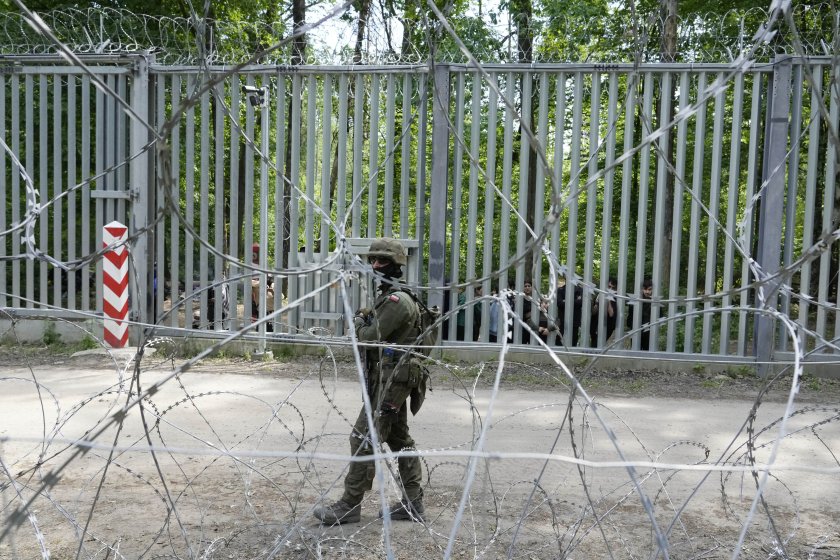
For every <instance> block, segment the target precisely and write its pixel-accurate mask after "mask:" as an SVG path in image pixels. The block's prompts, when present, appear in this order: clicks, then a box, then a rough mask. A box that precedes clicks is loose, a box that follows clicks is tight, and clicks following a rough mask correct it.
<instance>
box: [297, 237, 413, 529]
mask: <svg viewBox="0 0 840 560" xmlns="http://www.w3.org/2000/svg"><path fill="white" fill-rule="evenodd" d="M368 260H369V262H370V264H371V265H372V266H373V270H374V272H375V273H376V274H378V275H380V276H381V277H382V278H383V283H382V284H381V285H380V287H379V296H378V297H377V298H376V301H375V302H374V306H373V309H371V310H360V311H358V312H357V314H356V317H355V318H354V320H353V326H354V327H355V330H356V336H357V338H358V339H359V342H362V343H379V344H378V345H376V346H369V347H367V348H366V350H365V351H364V358H365V380H366V384H367V386H366V387H365V389H366V390H367V394H368V397H369V398H370V403H371V407H372V412H373V414H372V416H373V421H374V424H375V428H376V435H377V438H378V441H379V442H380V443H387V444H388V447H390V448H391V451H395V452H399V451H403V450H406V449H413V448H414V440H413V439H411V435H409V433H408V408H409V406H408V403H407V402H406V400H407V399H408V398H409V396H411V411H412V413H416V412H417V410H419V408H420V405H421V404H422V402H423V397H424V395H425V388H426V379H425V377H426V375H428V374H427V373H426V369H425V368H424V367H422V366H421V365H420V364H419V363H418V362H417V360H416V358H414V357H412V356H411V354H406V349H407V348H408V347H409V346H410V345H412V344H414V343H415V342H417V338H418V337H419V335H420V326H421V324H422V323H421V316H420V309H419V307H418V303H417V302H416V301H415V299H414V295H413V294H411V293H409V292H407V291H404V290H401V289H399V288H396V287H394V286H392V285H390V284H389V282H390V281H391V279H393V278H399V277H401V276H402V267H403V266H405V265H406V263H407V255H406V251H405V247H403V246H402V244H401V243H400V242H399V241H397V240H395V239H388V238H381V239H377V240H375V241H373V242H372V243H371V245H370V250H369V251H368ZM350 451H352V453H353V456H354V457H359V456H365V455H368V456H369V455H372V454H373V445H372V442H371V439H370V430H369V427H368V422H367V415H366V414H365V409H364V408H362V411H361V412H360V413H359V417H358V418H357V419H356V423H355V424H354V426H353V432H352V433H351V434H350ZM397 465H398V467H399V473H400V482H401V483H402V486H403V491H404V494H403V496H401V498H400V500H399V501H398V502H396V503H395V504H393V505H391V506H390V507H389V508H388V509H387V510H384V511H382V512H380V517H381V516H384V515H385V514H387V515H389V516H390V517H391V519H396V520H400V519H402V520H411V521H420V522H422V521H423V519H424V517H423V514H424V510H425V508H424V507H423V489H422V488H421V486H420V482H421V480H422V477H423V474H422V472H421V469H420V459H419V458H417V457H401V458H400V459H398V460H397ZM375 474H376V464H375V463H374V462H373V461H362V462H356V461H353V462H351V463H350V466H349V467H348V472H347V476H346V477H345V479H344V495H343V496H342V497H341V499H340V500H338V501H337V502H335V503H333V504H329V505H320V506H318V507H316V508H315V509H314V510H313V511H312V514H313V515H314V516H315V517H316V518H318V519H320V520H321V522H322V523H325V524H328V525H333V524H341V523H358V522H359V520H360V519H361V510H362V505H361V504H362V499H363V498H364V495H365V492H367V491H368V490H370V489H371V487H372V486H373V479H374V477H375Z"/></svg>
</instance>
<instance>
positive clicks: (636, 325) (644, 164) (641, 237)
mask: <svg viewBox="0 0 840 560" xmlns="http://www.w3.org/2000/svg"><path fill="white" fill-rule="evenodd" d="M653 86H654V84H653V75H652V74H651V73H650V72H648V73H646V74H645V85H644V97H643V100H642V119H641V120H642V132H643V137H646V136H648V135H649V134H650V133H651V132H652V129H651V128H652V127H651V122H652V117H653V110H652V105H653V99H652V97H653V92H652V90H653ZM651 149H652V147H651V146H650V145H647V146H645V147H644V148H643V149H642V150H641V152H640V162H639V200H638V207H637V208H638V212H637V213H636V270H635V271H634V276H635V279H634V284H633V288H634V289H633V292H634V294H635V297H636V298H637V300H636V302H635V304H636V305H637V308H636V309H637V310H638V311H637V312H636V313H634V314H633V330H635V331H636V332H635V333H634V334H633V349H634V350H638V349H639V348H640V346H639V345H640V344H641V331H640V330H639V329H640V327H641V324H642V313H641V306H642V301H641V300H642V283H643V280H644V278H645V277H646V276H647V272H646V269H645V262H646V261H647V255H646V250H647V243H648V242H647V221H648V217H647V215H648V194H649V192H648V190H649V187H650V152H651ZM655 289H656V287H655V286H654V290H655ZM651 344H653V347H652V349H654V350H655V349H656V340H653V337H651Z"/></svg>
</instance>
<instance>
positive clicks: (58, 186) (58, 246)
mask: <svg viewBox="0 0 840 560" xmlns="http://www.w3.org/2000/svg"><path fill="white" fill-rule="evenodd" d="M52 101H53V135H52V136H53V197H54V200H53V209H52V214H53V235H52V237H53V239H52V241H53V249H52V250H53V255H52V256H53V258H55V259H57V260H59V261H60V260H62V253H63V250H62V241H63V237H64V215H63V212H62V209H63V206H64V204H65V201H64V198H61V195H62V194H63V193H64V186H63V181H62V179H63V175H64V173H63V169H62V167H63V163H64V161H63V159H64V158H63V156H62V154H63V153H64V152H63V149H62V148H63V147H64V144H63V142H62V131H61V117H62V114H63V112H64V107H65V101H64V99H62V94H61V76H56V75H53V99H52ZM52 272H53V298H52V299H53V301H52V303H53V305H55V306H56V307H66V306H65V305H64V304H62V301H61V287H62V282H61V269H60V268H59V267H54V268H53V271H52Z"/></svg>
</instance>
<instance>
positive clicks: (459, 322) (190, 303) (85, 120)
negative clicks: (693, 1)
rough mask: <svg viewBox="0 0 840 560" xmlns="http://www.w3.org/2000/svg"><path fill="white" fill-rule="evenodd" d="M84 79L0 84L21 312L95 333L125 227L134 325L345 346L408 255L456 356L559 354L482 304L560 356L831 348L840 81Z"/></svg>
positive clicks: (259, 75)
mask: <svg viewBox="0 0 840 560" xmlns="http://www.w3.org/2000/svg"><path fill="white" fill-rule="evenodd" d="M86 60H87V61H88V62H87V66H86V67H84V68H82V67H72V66H66V65H61V64H59V63H58V61H57V60H55V59H50V60H48V59H43V58H39V59H33V58H26V57H13V58H10V59H9V60H8V61H6V65H5V66H2V72H0V90H1V91H2V92H3V95H2V96H0V116H1V117H2V118H0V127H2V129H0V137H1V138H2V139H3V141H4V143H5V145H6V146H5V148H4V157H3V158H2V160H1V161H0V166H1V167H2V169H0V176H2V177H3V179H4V180H3V182H2V184H0V195H2V197H3V198H4V200H6V201H7V204H6V207H5V211H4V212H3V213H2V214H1V215H0V220H2V223H0V231H3V232H4V234H3V238H2V243H0V283H2V284H0V306H4V307H5V308H8V309H9V310H11V312H15V313H23V312H26V313H29V314H32V315H35V314H37V313H55V312H57V311H56V310H59V311H61V310H63V311H62V312H65V313H66V312H70V313H72V314H74V315H79V314H84V313H92V314H93V315H94V316H96V315H97V313H98V312H99V311H100V310H101V304H100V303H99V301H100V299H101V298H100V293H99V290H100V289H101V288H99V286H100V285H101V283H100V282H99V281H98V280H99V277H100V275H101V266H100V265H99V262H100V259H99V257H100V254H99V253H98V251H100V250H101V247H100V245H101V225H103V224H104V223H107V222H109V221H111V220H113V219H116V220H120V221H125V220H128V221H129V222H130V223H131V228H132V229H131V230H130V233H132V234H133V235H132V244H131V249H132V260H131V267H132V268H131V270H132V272H131V275H132V282H133V288H132V296H131V300H132V308H133V310H134V315H133V316H134V317H135V318H137V319H139V320H140V321H142V322H147V323H154V324H156V325H158V327H165V328H166V329H169V330H170V331H174V332H185V331H189V332H191V333H198V332H201V333H206V334H208V335H214V333H217V332H219V331H224V332H228V331H230V330H238V329H241V328H245V327H248V326H249V325H253V324H254V323H257V322H259V323H261V324H262V326H261V327H260V332H261V333H265V332H268V333H270V334H271V336H279V335H281V334H282V335H284V336H291V335H303V336H311V335H313V334H314V335H320V334H330V335H339V336H340V335H343V334H344V324H345V321H344V315H345V314H346V312H347V311H348V309H350V310H352V309H354V308H355V307H356V306H359V305H362V303H361V302H362V301H363V300H364V298H365V297H366V296H367V295H369V293H370V286H369V284H368V282H367V280H368V279H369V277H370V275H369V270H367V269H366V267H365V265H364V262H363V261H362V260H361V259H359V258H358V257H359V256H360V255H361V254H363V251H364V247H365V243H366V240H369V239H370V238H373V237H377V236H382V235H386V236H393V237H397V238H401V239H403V240H405V242H406V244H407V245H408V246H409V249H410V261H411V272H410V274H409V275H408V276H407V277H406V278H405V281H406V283H407V284H409V285H410V286H413V287H414V288H416V289H417V290H418V291H420V292H421V293H423V294H424V295H425V296H426V297H427V298H428V299H429V300H430V301H432V302H433V303H434V302H438V303H439V304H440V305H441V306H442V307H443V308H444V309H447V310H448V311H449V312H450V315H449V316H448V318H447V321H446V322H445V326H444V339H445V340H446V342H447V343H448V344H453V345H454V344H456V343H459V342H463V343H467V342H470V341H472V342H482V343H484V342H488V341H491V340H493V339H492V337H493V336H495V340H499V339H500V337H502V336H509V337H510V340H511V342H513V343H515V344H519V345H529V346H536V345H537V344H538V337H537V336H533V335H531V333H530V332H529V330H528V329H525V328H524V327H523V324H522V323H520V322H519V321H514V325H513V327H512V328H507V327H506V326H504V325H499V324H496V325H493V324H491V320H490V318H491V316H493V315H494V313H498V311H499V310H498V308H496V306H494V305H492V304H491V301H492V300H491V299H490V298H486V297H483V296H486V295H490V294H493V293H503V294H506V295H508V296H509V300H508V301H509V302H510V304H511V305H512V309H513V313H514V314H515V315H516V316H517V317H519V318H521V319H522V321H526V320H530V324H531V325H533V326H534V328H536V329H538V327H539V326H540V324H541V323H542V326H544V327H546V331H545V332H546V334H545V341H546V343H547V344H549V345H554V346H558V347H563V346H565V347H569V348H576V349H579V350H582V351H588V352H600V351H604V350H606V349H609V350H610V351H611V352H613V353H621V354H624V355H628V356H633V355H641V354H642V353H655V355H656V356H662V357H697V356H704V357H706V358H708V359H729V358H744V359H748V360H749V359H752V360H756V359H757V360H760V361H761V360H767V359H771V358H772V357H774V356H775V357H783V358H787V357H789V356H790V352H791V351H792V350H793V349H794V348H795V347H796V345H799V346H801V347H802V348H803V349H804V350H805V351H806V352H809V353H811V354H820V355H830V354H831V352H832V348H833V346H832V345H831V344H830V341H831V340H833V339H834V337H835V334H834V333H835V332H837V327H838V325H839V324H840V323H839V322H840V316H838V313H837V311H836V298H837V288H838V274H837V271H838V260H840V259H838V250H837V244H836V243H832V241H833V239H834V236H833V231H834V230H835V229H836V228H837V218H836V215H837V208H838V204H840V201H838V200H837V198H838V195H837V181H836V174H837V150H838V146H837V123H838V120H840V117H838V112H839V111H838V96H837V94H836V91H834V92H833V93H832V89H831V88H830V85H831V84H832V83H834V80H835V78H836V75H837V73H838V68H837V66H836V63H832V61H831V60H829V59H826V60H822V59H818V58H809V59H807V60H801V59H797V58H789V57H788V58H780V59H778V60H777V61H776V62H774V63H772V64H765V65H745V66H743V67H734V66H732V65H702V64H701V65H698V64H694V65H690V66H687V65H680V64H648V65H641V66H632V65H626V66H625V65H609V66H604V65H592V64H585V65H584V64H579V65H574V64H572V65H569V64H566V65H528V66H519V65H484V66H482V68H481V69H480V70H478V69H475V68H473V67H469V66H461V65H433V66H431V67H430V66H426V65H424V66H382V67H370V66H352V67H294V68H291V67H285V66H284V67H278V66H252V67H245V68H240V69H237V70H236V71H232V70H231V69H229V68H223V67H209V68H198V67H173V66H165V65H159V64H155V63H154V61H153V59H150V58H147V57H143V56H135V57H111V58H108V60H105V59H104V58H96V59H94V58H90V59H86ZM147 224H152V226H151V229H149V230H148V231H147V228H146V225H147ZM24 241H25V242H24ZM68 265H69V267H70V268H71V269H72V270H71V272H69V273H68V272H66V271H65V270H64V269H63V268H62V267H64V268H67V267H68ZM499 271H503V272H501V273H500V272H499ZM360 279H362V280H364V281H359V280H360ZM648 285H649V286H650V290H649V291H650V295H649V297H646V296H645V295H644V293H645V292H646V290H645V287H646V286H648ZM526 295H527V296H526ZM528 316H530V317H528ZM494 326H495V327H498V328H493V327H494ZM785 326H787V327H795V328H796V329H798V330H796V331H795V332H796V336H797V338H796V339H795V340H792V339H791V338H790V337H789V335H788V332H789V330H788V329H787V328H782V327H785ZM549 327H550V328H549ZM181 329H183V331H181ZM794 343H796V345H795V344H794Z"/></svg>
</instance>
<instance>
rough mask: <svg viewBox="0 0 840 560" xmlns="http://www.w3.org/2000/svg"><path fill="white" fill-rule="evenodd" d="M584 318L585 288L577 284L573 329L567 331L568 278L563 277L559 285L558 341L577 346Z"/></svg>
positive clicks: (573, 290) (573, 302)
mask: <svg viewBox="0 0 840 560" xmlns="http://www.w3.org/2000/svg"><path fill="white" fill-rule="evenodd" d="M582 318H583V288H581V287H580V286H579V285H577V284H575V285H574V286H573V288H572V325H571V327H572V330H571V332H568V333H567V332H566V330H565V324H566V280H565V278H562V279H561V281H560V282H559V283H558V287H557V327H558V328H557V332H558V334H559V335H560V337H559V339H558V343H559V344H562V345H563V346H568V347H572V348H574V347H576V346H577V345H578V339H579V338H580V326H581V323H582V322H583V321H582Z"/></svg>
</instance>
